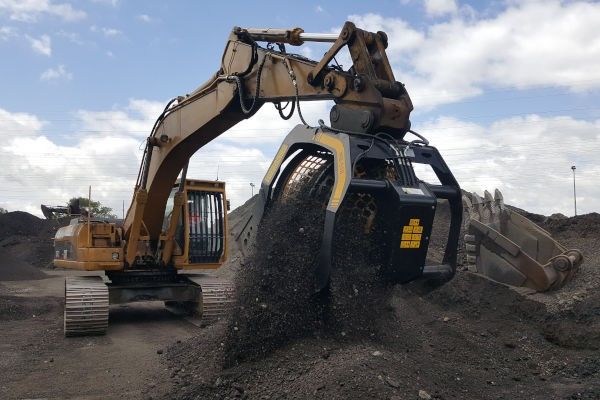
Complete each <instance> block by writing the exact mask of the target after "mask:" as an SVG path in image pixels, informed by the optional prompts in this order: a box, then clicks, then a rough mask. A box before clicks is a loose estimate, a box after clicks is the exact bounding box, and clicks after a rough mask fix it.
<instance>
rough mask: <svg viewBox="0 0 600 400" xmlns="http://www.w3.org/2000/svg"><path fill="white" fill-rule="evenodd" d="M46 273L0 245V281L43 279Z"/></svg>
mask: <svg viewBox="0 0 600 400" xmlns="http://www.w3.org/2000/svg"><path fill="white" fill-rule="evenodd" d="M45 277H46V274H45V273H43V272H42V271H40V270H39V269H38V268H36V267H34V266H33V265H31V264H29V263H27V262H25V261H23V260H20V259H18V258H15V257H13V256H12V255H11V254H10V253H8V252H7V251H6V250H4V249H3V248H1V247H0V281H27V280H34V279H44V278H45Z"/></svg>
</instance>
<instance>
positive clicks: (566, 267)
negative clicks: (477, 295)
mask: <svg viewBox="0 0 600 400" xmlns="http://www.w3.org/2000/svg"><path fill="white" fill-rule="evenodd" d="M463 206H464V212H465V218H464V219H465V222H464V224H465V231H466V232H467V234H466V235H465V253H466V257H465V260H466V263H467V268H468V269H469V271H474V272H475V271H476V272H478V273H481V274H483V275H485V276H488V277H490V278H491V279H494V280H496V281H499V282H502V283H506V284H508V285H512V286H526V287H529V288H531V289H535V290H537V291H546V290H551V289H556V288H558V287H561V286H562V285H564V284H565V283H566V282H568V281H570V280H571V279H573V277H574V276H575V273H576V271H577V269H578V268H579V266H580V265H581V263H582V262H583V257H582V256H581V253H580V252H579V251H578V250H569V249H567V248H565V247H564V246H562V245H561V244H560V243H558V242H557V241H555V240H554V239H553V238H552V237H551V236H550V234H549V233H548V232H546V231H545V230H543V229H542V228H541V227H539V226H538V225H536V224H535V223H533V222H532V221H530V220H529V219H527V218H525V217H524V216H522V215H520V214H518V213H516V212H514V211H512V210H511V209H509V208H508V207H506V205H505V204H504V196H503V195H502V193H501V192H500V190H498V189H495V190H494V196H493V197H492V195H491V193H490V192H488V191H487V190H486V191H484V193H483V198H482V197H481V196H479V195H478V194H477V193H471V194H466V195H464V196H463Z"/></svg>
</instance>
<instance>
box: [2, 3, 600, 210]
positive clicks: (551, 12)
mask: <svg viewBox="0 0 600 400" xmlns="http://www.w3.org/2000/svg"><path fill="white" fill-rule="evenodd" d="M348 19H350V20H353V21H354V22H355V23H356V24H357V25H358V26H360V27H363V28H365V29H369V30H373V31H375V30H384V31H386V32H387V33H388V36H389V41H390V47H389V48H388V56H389V58H390V61H391V63H392V65H393V67H394V72H395V74H396V79H397V80H400V81H402V82H404V83H405V84H406V86H407V89H408V91H409V93H410V94H411V97H412V99H413V102H414V104H415V111H414V112H413V115H412V118H411V119H412V122H413V127H414V128H415V129H416V130H417V131H419V132H421V133H422V134H424V135H425V136H427V137H428V138H429V139H430V140H431V141H432V144H434V145H436V146H438V147H439V148H440V149H441V150H442V152H443V154H444V155H445V157H446V159H447V162H448V164H449V165H450V167H451V168H452V169H453V171H454V172H455V174H456V176H457V178H458V179H459V181H460V183H461V185H462V186H463V187H464V188H465V189H467V190H476V191H479V192H481V191H482V190H483V189H488V190H490V191H492V190H493V189H494V188H495V187H499V188H500V189H501V190H502V191H503V192H504V194H505V197H506V198H507V200H508V201H509V202H510V203H512V204H515V205H517V206H519V207H523V208H526V209H528V210H531V211H534V212H540V213H545V214H551V213H554V212H561V213H563V214H568V215H570V214H572V213H573V207H572V200H573V193H572V172H571V169H570V167H571V165H573V164H576V165H577V174H578V175H577V178H578V210H579V212H580V213H581V212H591V211H598V210H599V209H600V188H598V186H599V185H597V183H598V178H597V177H598V176H599V174H600V161H599V157H598V156H597V153H598V150H600V107H599V106H598V104H599V102H598V100H600V68H598V65H599V64H600V24H598V21H600V5H599V4H598V3H595V2H566V1H564V2H560V1H545V2H536V1H518V2H517V1H511V0H509V1H488V2H486V1H478V2H467V1H454V0H424V1H420V0H394V1H377V2H365V1H345V2H337V1H335V2H333V1H332V2H296V3H286V2H275V1H260V2H236V1H230V2H228V3H227V4H219V3H212V2H197V1H177V2H164V1H141V0H139V1H126V0H89V1H83V0H82V1H68V0H22V1H17V0H0V59H1V60H2V61H1V62H0V77H1V78H0V132H1V133H0V134H1V135H2V142H1V143H0V157H1V159H2V167H3V168H2V169H3V172H0V185H1V188H0V207H4V208H7V209H9V210H15V209H24V210H27V211H30V212H35V213H38V214H39V211H38V208H39V204H40V203H54V204H60V203H64V201H66V199H68V197H71V196H75V195H83V194H85V193H86V192H87V185H88V184H91V185H92V186H93V190H94V196H95V197H97V198H98V199H100V200H101V201H103V202H104V203H106V204H109V205H110V206H112V207H113V208H115V209H116V210H120V209H121V203H122V201H125V203H126V204H128V202H129V200H130V197H131V190H132V185H133V183H134V180H135V175H136V173H137V164H138V162H139V157H140V156H141V151H140V150H139V148H140V143H141V142H142V141H143V139H144V137H145V136H146V135H147V134H148V133H149V130H150V128H151V126H152V123H153V121H154V118H155V117H156V116H157V115H158V113H159V112H160V111H161V109H162V107H163V106H164V104H165V103H166V101H168V100H169V99H170V98H172V97H174V96H177V95H179V94H184V93H187V92H190V91H192V90H193V89H194V88H195V87H197V86H198V85H199V84H201V83H202V82H204V81H205V80H206V79H208V78H209V77H210V76H211V75H212V74H213V73H214V72H215V71H216V70H217V69H218V67H219V62H220V58H221V53H222V50H223V47H224V45H225V41H226V39H227V36H228V34H229V32H230V30H231V28H232V27H233V26H242V27H285V28H288V27H289V28H291V27H295V26H299V27H302V28H303V29H304V30H305V31H310V32H335V31H336V30H337V29H339V27H340V26H341V25H342V24H343V23H344V21H346V20H348ZM295 50H296V51H299V52H302V53H303V54H305V55H307V56H310V57H312V58H316V59H318V58H319V55H320V54H322V52H323V51H324V48H323V47H319V46H315V45H308V46H304V47H303V48H299V49H295ZM305 107H306V111H305V114H306V116H307V119H308V120H309V122H310V121H316V120H317V119H318V118H323V117H324V116H326V115H327V104H323V103H314V104H310V105H306V106H305ZM297 122H298V121H297V120H295V121H293V122H290V123H287V122H282V121H280V120H278V117H277V114H276V112H274V110H273V108H272V106H270V105H265V106H264V107H263V110H261V112H259V114H257V116H255V117H254V118H253V119H252V120H248V121H244V122H243V123H241V124H240V125H238V126H236V127H234V128H233V129H232V132H228V133H226V134H224V135H223V136H222V137H221V138H220V139H218V140H217V141H216V142H215V143H212V144H211V145H209V146H207V148H205V149H203V150H201V151H200V152H199V153H198V154H197V155H196V156H195V157H194V162H193V164H192V172H193V175H194V177H198V178H215V177H216V172H217V169H218V170H219V178H221V179H225V180H226V181H227V182H228V187H229V191H230V196H231V198H232V200H233V203H234V206H235V205H239V204H240V203H241V202H243V201H244V200H245V199H246V198H247V197H248V196H249V195H250V187H249V183H250V182H259V181H260V180H261V177H262V175H263V174H264V172H265V170H266V168H267V166H268V163H269V162H270V159H271V158H272V156H273V154H274V152H275V151H276V149H277V147H278V144H279V142H280V141H281V139H282V138H283V137H284V136H285V134H286V133H287V131H288V130H289V128H290V127H291V126H293V125H294V124H295V123H297ZM40 187H44V188H45V189H46V190H42V191H40Z"/></svg>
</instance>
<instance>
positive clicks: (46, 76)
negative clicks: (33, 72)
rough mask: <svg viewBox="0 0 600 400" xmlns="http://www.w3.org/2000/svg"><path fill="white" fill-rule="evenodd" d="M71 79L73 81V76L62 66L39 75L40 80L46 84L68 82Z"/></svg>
mask: <svg viewBox="0 0 600 400" xmlns="http://www.w3.org/2000/svg"><path fill="white" fill-rule="evenodd" d="M71 79H73V74H72V73H70V72H69V71H67V68H66V67H65V66H64V65H62V64H61V65H58V66H57V67H56V68H48V69H47V70H45V71H44V72H42V75H40V80H42V81H46V82H50V81H58V80H67V81H70V80H71Z"/></svg>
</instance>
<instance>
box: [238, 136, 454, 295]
mask: <svg viewBox="0 0 600 400" xmlns="http://www.w3.org/2000/svg"><path fill="white" fill-rule="evenodd" d="M365 136H366V137H365ZM413 164H423V165H426V166H429V167H431V169H432V170H433V172H434V173H435V174H436V176H437V178H438V180H439V183H440V184H430V183H428V182H425V181H423V180H420V179H419V178H418V177H417V176H416V173H415V171H414V169H413ZM361 166H362V168H364V169H361V168H360V167H361ZM303 189H307V191H308V192H310V193H312V195H314V196H317V197H318V196H319V193H326V195H325V203H324V212H325V222H324V226H323V236H322V242H321V248H320V249H319V260H318V265H315V268H314V275H315V287H316V291H321V290H323V289H324V288H326V287H327V286H328V284H329V279H330V272H331V267H332V256H333V251H332V248H333V243H334V240H335V229H334V227H335V224H336V219H337V215H339V213H338V211H339V210H341V209H344V207H351V208H352V209H353V210H356V212H357V213H360V214H361V215H363V216H365V219H366V221H365V222H366V223H365V227H364V228H363V230H364V231H366V232H369V231H370V228H369V226H370V225H369V221H370V220H372V219H374V216H375V215H376V214H377V213H378V212H380V213H381V216H385V217H382V218H381V220H383V222H382V223H383V226H384V227H383V229H382V230H383V231H385V232H386V235H385V238H384V241H385V243H384V244H385V248H386V251H385V256H384V258H385V261H384V263H383V265H382V268H381V274H382V275H383V278H384V279H385V280H387V281H390V282H394V283H406V282H410V281H413V280H416V279H425V280H430V281H435V282H440V283H442V282H446V281H448V280H450V279H452V277H453V276H454V273H455V270H456V259H457V248H458V240H459V237H460V227H461V219H462V203H461V197H460V193H461V191H460V187H459V185H458V183H457V182H456V180H455V179H454V176H453V175H452V173H451V172H450V170H449V168H448V166H447V165H446V163H445V162H444V160H443V159H442V157H441V155H440V154H439V152H438V151H437V149H436V148H435V147H432V146H429V145H428V143H425V142H420V141H419V142H410V143H409V142H404V141H402V142H401V141H397V140H394V139H393V138H392V139H388V138H387V137H380V136H375V135H373V136H368V135H356V134H352V133H344V132H336V131H331V130H328V129H326V128H312V127H309V126H305V125H298V126H296V127H295V128H294V129H293V130H292V131H291V132H290V133H289V134H288V136H287V137H286V139H285V140H284V142H283V143H282V145H281V147H280V149H279V151H278V153H277V155H276V156H275V159H274V160H273V162H272V163H271V166H270V168H269V169H268V171H267V173H266V175H265V178H264V179H263V181H262V184H261V189H260V192H259V195H258V196H257V199H256V200H255V203H254V209H253V212H252V213H251V215H249V216H248V217H247V218H246V220H245V222H244V223H243V227H242V228H241V231H240V232H239V233H237V234H236V237H237V238H239V239H238V243H239V246H240V248H241V249H242V251H244V250H245V249H246V248H248V247H249V246H251V243H252V242H253V239H254V237H255V235H256V232H257V229H254V228H256V227H257V226H258V224H259V223H260V220H261V218H262V216H263V213H264V211H265V210H266V209H267V208H268V207H269V205H270V204H274V203H276V202H279V201H286V197H287V196H290V197H293V196H294V195H295V194H294V192H295V191H297V190H303ZM438 199H446V200H448V204H449V206H450V214H451V221H450V227H449V233H448V237H447V242H446V247H445V253H444V257H443V260H442V262H441V263H440V264H433V265H429V264H427V265H426V261H427V259H426V256H427V252H428V248H429V239H430V236H431V231H432V226H433V219H434V215H435V210H436V207H437V200H438Z"/></svg>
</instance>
